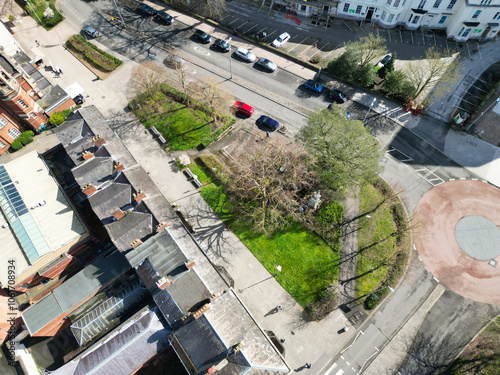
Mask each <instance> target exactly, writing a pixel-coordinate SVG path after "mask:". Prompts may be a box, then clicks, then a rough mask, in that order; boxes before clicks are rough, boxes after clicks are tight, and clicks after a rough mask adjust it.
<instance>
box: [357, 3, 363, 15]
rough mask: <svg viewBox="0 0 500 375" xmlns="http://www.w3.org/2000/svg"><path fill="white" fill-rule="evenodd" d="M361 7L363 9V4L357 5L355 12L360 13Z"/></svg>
mask: <svg viewBox="0 0 500 375" xmlns="http://www.w3.org/2000/svg"><path fill="white" fill-rule="evenodd" d="M361 9H363V5H358V6H357V7H356V14H360V13H361Z"/></svg>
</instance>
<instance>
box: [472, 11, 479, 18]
mask: <svg viewBox="0 0 500 375" xmlns="http://www.w3.org/2000/svg"><path fill="white" fill-rule="evenodd" d="M480 14H481V11H480V10H476V13H474V15H473V16H472V19H475V18H477V17H479V15H480Z"/></svg>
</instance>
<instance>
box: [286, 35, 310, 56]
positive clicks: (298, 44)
mask: <svg viewBox="0 0 500 375" xmlns="http://www.w3.org/2000/svg"><path fill="white" fill-rule="evenodd" d="M307 39H308V38H304V39H303V40H302V41H301V42H299V43H297V45H296V46H295V47H293V48H292V49H291V50H289V51H288V53H290V52H292V51H293V50H294V49H295V48H297V47H298V46H300V45H301V44H302V43H304V42H305V41H306V40H307Z"/></svg>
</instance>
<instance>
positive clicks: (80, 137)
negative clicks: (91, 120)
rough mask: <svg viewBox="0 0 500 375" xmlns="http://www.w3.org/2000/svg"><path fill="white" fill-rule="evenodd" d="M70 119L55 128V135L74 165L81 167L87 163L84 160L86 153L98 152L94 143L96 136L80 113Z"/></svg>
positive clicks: (74, 114)
mask: <svg viewBox="0 0 500 375" xmlns="http://www.w3.org/2000/svg"><path fill="white" fill-rule="evenodd" d="M69 118H70V120H68V121H66V122H65V123H64V124H62V125H61V126H58V127H57V128H55V129H54V133H55V134H56V135H57V138H58V139H59V141H60V142H61V144H62V145H63V147H64V149H65V150H66V153H67V154H68V156H69V157H70V158H71V160H72V161H73V163H74V164H75V165H79V164H81V163H83V162H84V161H85V160H84V159H83V158H82V153H83V152H84V151H89V152H92V153H94V152H95V151H96V150H95V148H96V147H95V145H94V142H92V137H93V136H94V135H95V134H94V132H93V131H92V130H91V129H90V127H89V126H88V124H87V123H86V122H85V121H84V120H83V118H82V117H81V115H80V114H79V113H73V114H72V115H71V116H70V117H69Z"/></svg>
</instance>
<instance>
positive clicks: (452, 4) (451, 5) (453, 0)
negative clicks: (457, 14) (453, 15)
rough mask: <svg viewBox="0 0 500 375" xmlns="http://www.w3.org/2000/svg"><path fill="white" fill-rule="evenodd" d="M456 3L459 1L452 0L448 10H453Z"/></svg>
mask: <svg viewBox="0 0 500 375" xmlns="http://www.w3.org/2000/svg"><path fill="white" fill-rule="evenodd" d="M456 2H457V0H451V1H450V3H449V4H448V6H447V7H446V9H448V10H450V9H453V7H454V6H455V3H456Z"/></svg>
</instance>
